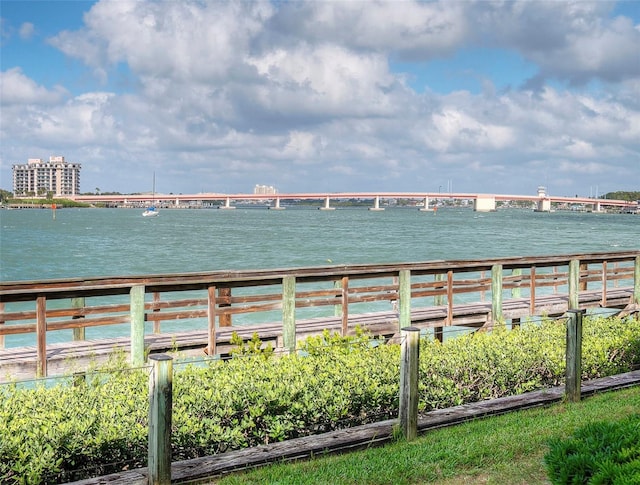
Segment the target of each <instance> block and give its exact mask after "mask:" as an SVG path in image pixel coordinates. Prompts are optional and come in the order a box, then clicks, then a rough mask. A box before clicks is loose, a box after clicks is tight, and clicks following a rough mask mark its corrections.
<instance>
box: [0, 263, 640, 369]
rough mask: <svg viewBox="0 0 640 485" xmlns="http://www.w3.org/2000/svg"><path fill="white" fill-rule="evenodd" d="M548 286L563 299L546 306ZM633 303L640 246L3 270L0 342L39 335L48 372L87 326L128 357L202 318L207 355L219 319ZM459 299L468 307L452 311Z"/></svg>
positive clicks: (347, 322)
mask: <svg viewBox="0 0 640 485" xmlns="http://www.w3.org/2000/svg"><path fill="white" fill-rule="evenodd" d="M553 295H556V296H557V297H558V299H559V300H563V301H564V303H563V306H562V308H563V309H561V310H558V309H557V308H559V307H557V306H556V307H554V306H549V307H548V308H547V310H544V308H545V307H544V306H541V305H540V301H541V300H542V299H544V298H549V296H553ZM639 304H640V251H625V252H612V253H595V254H573V255H562V256H536V257H510V258H499V259H491V260H466V261H428V262H416V263H390V264H358V265H337V266H321V267H309V268H290V269H274V270H255V271H217V272H207V273H186V274H172V275H146V276H123V277H105V278H88V279H87V278H76V279H60V280H47V281H23V282H20V281H18V282H3V283H0V344H1V345H0V348H6V349H9V348H17V347H21V346H26V345H35V346H36V347H37V353H38V373H39V374H40V375H46V365H47V345H48V344H51V343H54V342H68V341H72V340H84V339H87V338H90V339H109V338H118V337H121V338H124V337H127V338H130V339H131V357H132V361H134V362H135V361H140V360H143V359H144V354H145V348H144V345H145V344H144V338H145V335H146V336H149V335H150V334H158V335H160V334H177V333H179V332H187V331H192V330H206V331H207V346H206V350H207V352H208V353H209V354H210V355H212V354H216V353H218V348H217V345H218V344H219V342H220V339H221V337H220V334H221V333H225V332H224V331H225V330H227V331H226V333H225V335H227V337H228V335H230V331H231V330H244V334H245V335H247V334H249V335H250V332H251V329H253V328H258V327H260V328H261V329H263V330H264V329H270V331H271V332H272V333H273V334H277V335H278V338H280V339H281V344H282V347H284V348H285V349H288V350H293V349H295V348H296V341H297V338H298V337H299V335H298V333H297V331H296V324H297V323H298V324H299V323H300V322H301V321H307V322H310V321H317V322H318V325H319V326H322V325H323V324H325V323H327V322H329V321H332V322H333V323H334V324H336V322H337V328H338V329H339V331H341V332H342V333H343V334H347V333H349V332H350V331H352V330H353V323H354V322H358V321H360V322H362V323H363V325H364V326H366V322H367V321H369V322H375V321H380V320H385V321H386V322H387V328H388V327H389V325H391V326H392V327H394V328H395V329H396V331H399V329H400V328H404V327H408V326H411V325H414V324H416V322H417V323H419V324H420V323H421V324H422V327H423V328H425V327H426V328H432V329H433V332H434V336H435V338H442V328H443V327H445V326H450V325H462V326H468V327H476V328H477V327H480V326H487V324H489V326H490V325H491V324H493V323H494V322H498V321H506V320H511V322H512V323H513V324H517V323H518V322H519V321H520V318H521V317H523V316H525V317H526V316H527V315H534V314H536V311H537V312H538V314H539V313H540V312H541V308H542V309H543V311H548V312H550V313H553V312H556V313H558V312H559V313H562V312H564V311H566V309H567V308H573V309H577V308H589V307H598V306H601V307H607V306H610V305H613V306H615V307H617V308H622V307H625V306H628V305H630V307H629V308H631V309H632V310H637V309H638V305H639ZM474 305H475V306H474ZM465 306H467V307H469V306H470V307H471V309H470V310H469V311H470V312H472V313H474V312H475V316H473V315H472V316H471V317H469V316H465V315H460V311H459V310H460V308H462V307H465ZM420 310H428V311H429V312H431V313H429V314H428V315H427V314H426V313H425V314H424V315H423V316H420V315H419V313H420ZM434 310H437V311H435V312H434ZM484 313H486V314H487V315H488V317H482V318H478V317H477V316H478V315H481V314H484ZM367 315H369V316H372V318H369V319H366V318H365V317H366V316H367ZM394 322H395V323H394ZM334 327H335V325H334Z"/></svg>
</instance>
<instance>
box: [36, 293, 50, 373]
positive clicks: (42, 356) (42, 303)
mask: <svg viewBox="0 0 640 485" xmlns="http://www.w3.org/2000/svg"><path fill="white" fill-rule="evenodd" d="M36 345H37V362H36V377H47V299H46V297H44V296H39V297H37V298H36Z"/></svg>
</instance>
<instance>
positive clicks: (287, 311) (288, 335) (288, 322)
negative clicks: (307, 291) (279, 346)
mask: <svg viewBox="0 0 640 485" xmlns="http://www.w3.org/2000/svg"><path fill="white" fill-rule="evenodd" d="M282 340H283V346H284V348H285V349H287V350H288V351H289V352H295V351H296V277H295V276H291V275H288V276H285V277H284V278H282Z"/></svg>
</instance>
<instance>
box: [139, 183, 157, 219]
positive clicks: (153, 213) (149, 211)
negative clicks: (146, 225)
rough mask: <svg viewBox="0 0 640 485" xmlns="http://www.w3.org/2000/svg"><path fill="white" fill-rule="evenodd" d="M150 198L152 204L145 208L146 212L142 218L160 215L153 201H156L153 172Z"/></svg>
mask: <svg viewBox="0 0 640 485" xmlns="http://www.w3.org/2000/svg"><path fill="white" fill-rule="evenodd" d="M151 198H152V200H153V203H152V204H151V205H150V206H149V207H147V208H146V210H145V211H144V212H143V213H142V217H156V216H158V215H160V211H158V209H156V206H155V200H156V173H155V172H153V192H151Z"/></svg>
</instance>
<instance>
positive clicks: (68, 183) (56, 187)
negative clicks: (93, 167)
mask: <svg viewBox="0 0 640 485" xmlns="http://www.w3.org/2000/svg"><path fill="white" fill-rule="evenodd" d="M80 168H81V165H80V164H79V163H68V162H65V161H64V157H49V161H44V160H42V159H40V158H30V159H28V160H27V163H26V164H24V165H13V194H14V196H15V197H29V196H38V195H47V193H53V195H54V196H55V197H60V196H66V195H78V194H79V193H80Z"/></svg>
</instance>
